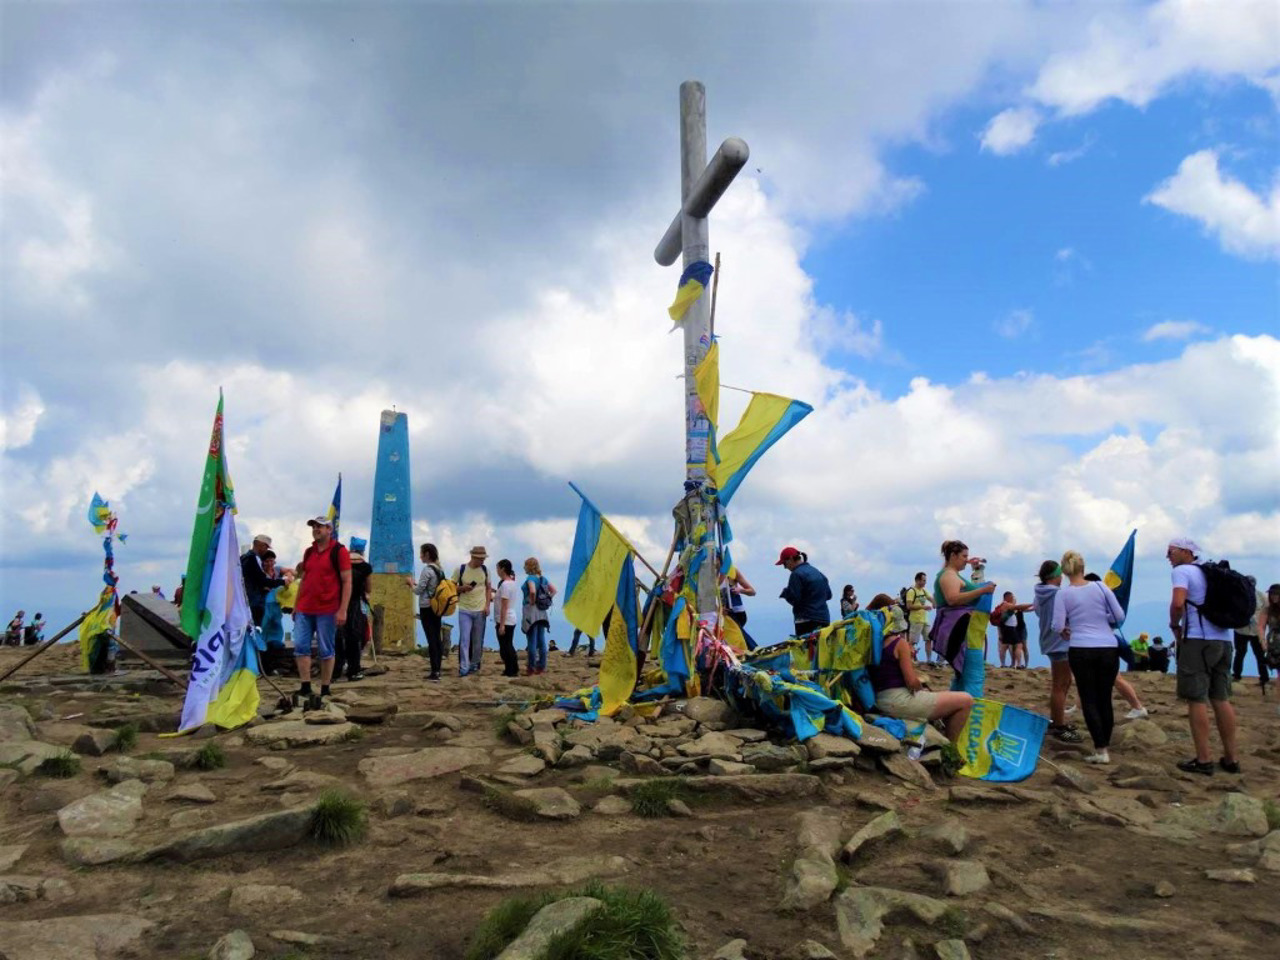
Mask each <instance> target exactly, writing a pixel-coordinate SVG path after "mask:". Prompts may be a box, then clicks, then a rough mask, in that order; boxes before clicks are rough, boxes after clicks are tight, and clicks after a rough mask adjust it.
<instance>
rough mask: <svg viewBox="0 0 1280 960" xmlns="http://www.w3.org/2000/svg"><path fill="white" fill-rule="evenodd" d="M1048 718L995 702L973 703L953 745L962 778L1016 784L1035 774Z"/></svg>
mask: <svg viewBox="0 0 1280 960" xmlns="http://www.w3.org/2000/svg"><path fill="white" fill-rule="evenodd" d="M1048 729H1049V718H1048V717H1042V716H1040V715H1039V714H1036V713H1031V712H1030V711H1029V710H1022V709H1020V708H1019V707H1011V706H1009V705H1008V704H1007V703H998V702H996V701H995V700H986V699H978V700H975V701H974V704H973V711H972V712H971V713H970V714H969V725H968V726H967V727H966V728H965V731H964V733H962V734H961V737H960V742H959V743H958V744H956V746H958V747H959V748H960V753H961V755H962V756H963V757H964V760H965V764H964V766H963V767H961V768H960V775H961V776H962V777H970V778H971V779H974V780H990V781H993V782H996V783H1017V782H1018V781H1019V780H1025V779H1026V778H1027V777H1029V776H1031V774H1033V773H1035V769H1036V760H1037V759H1038V758H1039V756H1040V747H1041V745H1042V744H1043V743H1044V735H1045V732H1046V731H1047V730H1048Z"/></svg>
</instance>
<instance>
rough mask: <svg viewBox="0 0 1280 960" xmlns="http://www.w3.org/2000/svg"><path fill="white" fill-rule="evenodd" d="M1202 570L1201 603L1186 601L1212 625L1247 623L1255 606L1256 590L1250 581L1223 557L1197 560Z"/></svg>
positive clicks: (1227, 626) (1233, 627) (1231, 626)
mask: <svg viewBox="0 0 1280 960" xmlns="http://www.w3.org/2000/svg"><path fill="white" fill-rule="evenodd" d="M1196 566H1197V567H1199V568H1200V570H1201V572H1202V573H1203V574H1204V585H1205V586H1204V603H1192V602H1191V601H1190V600H1188V601H1187V603H1188V605H1190V606H1193V607H1195V608H1196V612H1197V613H1199V614H1200V616H1201V618H1202V619H1204V620H1208V621H1209V622H1210V623H1212V624H1213V625H1214V626H1215V627H1222V628H1225V629H1228V630H1239V629H1240V628H1241V627H1247V626H1248V625H1249V623H1250V622H1251V621H1252V620H1253V618H1254V616H1255V614H1256V613H1257V610H1258V594H1257V592H1256V590H1255V588H1254V585H1253V583H1252V582H1250V580H1249V578H1248V577H1246V576H1245V575H1244V574H1243V573H1240V572H1239V571H1238V570H1232V569H1231V564H1230V563H1228V562H1227V561H1226V560H1219V561H1218V562H1217V563H1197V564H1196Z"/></svg>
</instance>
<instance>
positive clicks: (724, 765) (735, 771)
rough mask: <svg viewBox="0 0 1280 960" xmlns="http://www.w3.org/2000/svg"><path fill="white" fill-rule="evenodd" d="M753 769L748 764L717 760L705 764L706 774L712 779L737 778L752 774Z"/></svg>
mask: <svg viewBox="0 0 1280 960" xmlns="http://www.w3.org/2000/svg"><path fill="white" fill-rule="evenodd" d="M755 769H756V768H755V767H753V766H751V764H749V763H737V762H735V761H733V760H720V759H718V758H713V759H712V760H711V762H710V763H708V764H707V773H709V774H711V775H712V776H713V777H738V776H742V775H744V774H748V773H754V772H755Z"/></svg>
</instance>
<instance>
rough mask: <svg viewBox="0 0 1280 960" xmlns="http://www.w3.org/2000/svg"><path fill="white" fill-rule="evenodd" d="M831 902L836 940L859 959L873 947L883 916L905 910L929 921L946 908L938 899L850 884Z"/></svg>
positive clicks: (889, 889)
mask: <svg viewBox="0 0 1280 960" xmlns="http://www.w3.org/2000/svg"><path fill="white" fill-rule="evenodd" d="M835 902H836V925H837V927H838V929H839V932H840V942H841V943H842V944H843V945H844V947H845V949H846V950H848V951H849V952H850V953H852V954H853V956H854V957H857V958H859V960H861V958H862V957H865V956H867V954H869V953H870V952H871V951H872V950H873V949H875V945H876V941H878V940H879V939H880V936H881V934H883V933H884V922H883V921H884V919H885V918H886V917H888V916H890V915H893V914H903V913H905V914H910V915H911V916H914V917H915V918H916V919H917V920H919V921H920V922H921V923H926V924H933V923H935V922H937V920H938V919H939V918H940V917H941V916H942V915H943V914H944V913H946V912H947V909H948V908H947V904H946V903H944V902H943V901H941V900H935V899H934V898H932V897H926V896H923V895H922V894H918V893H907V892H906V891H903V890H893V889H891V888H889V887H850V888H849V889H847V890H845V891H844V892H843V893H841V894H840V895H839V896H838V897H836V901H835Z"/></svg>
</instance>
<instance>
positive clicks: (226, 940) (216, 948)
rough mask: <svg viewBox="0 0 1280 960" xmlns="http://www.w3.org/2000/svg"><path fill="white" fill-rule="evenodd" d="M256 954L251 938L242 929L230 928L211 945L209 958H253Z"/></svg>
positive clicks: (241, 959) (238, 959)
mask: <svg viewBox="0 0 1280 960" xmlns="http://www.w3.org/2000/svg"><path fill="white" fill-rule="evenodd" d="M256 955H257V950H255V949H254V946H253V940H252V939H251V938H250V936H249V934H247V933H245V932H244V931H243V930H232V931H231V932H230V933H228V934H226V935H225V936H224V937H222V938H221V939H219V940H218V942H217V943H215V944H214V945H213V949H212V950H210V951H209V960H253V958H254V956H256Z"/></svg>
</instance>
